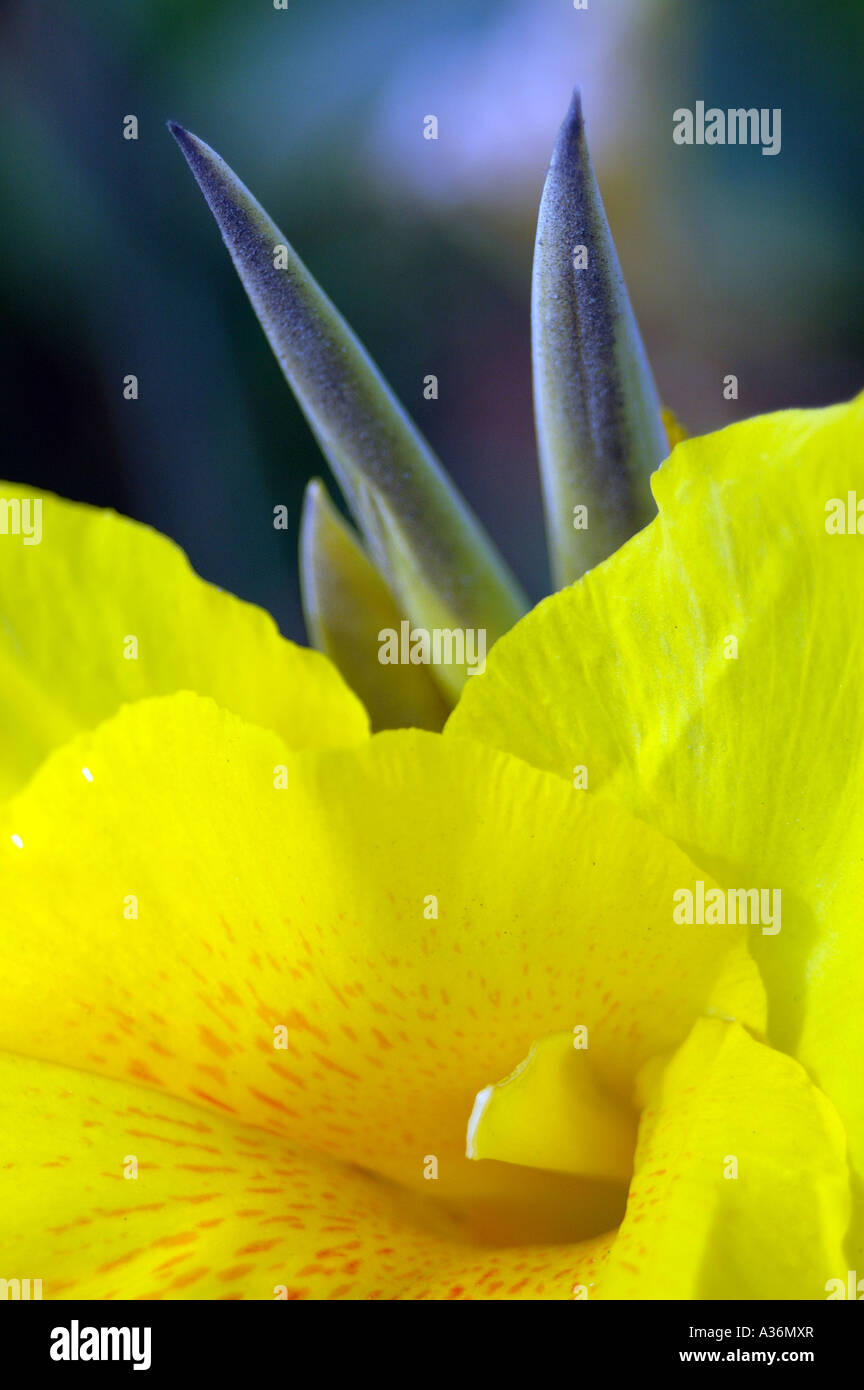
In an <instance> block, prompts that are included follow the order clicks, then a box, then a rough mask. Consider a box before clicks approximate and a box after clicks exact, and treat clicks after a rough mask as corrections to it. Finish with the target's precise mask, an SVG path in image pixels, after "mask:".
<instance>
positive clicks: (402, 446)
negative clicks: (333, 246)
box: [170, 123, 528, 697]
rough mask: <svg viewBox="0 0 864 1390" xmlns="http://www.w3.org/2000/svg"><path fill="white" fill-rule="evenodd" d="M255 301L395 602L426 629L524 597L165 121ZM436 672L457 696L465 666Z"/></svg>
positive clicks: (303, 275) (242, 194) (407, 431)
mask: <svg viewBox="0 0 864 1390" xmlns="http://www.w3.org/2000/svg"><path fill="white" fill-rule="evenodd" d="M170 129H171V132H172V134H173V135H174V137H175V138H176V140H177V143H178V144H179V145H180V148H181V149H182V151H183V153H184V155H185V156H186V159H187V161H188V163H189V166H190V168H191V170H192V172H193V174H194V175H195V178H196V179H197V181H198V184H199V187H200V188H201V191H202V193H203V194H204V197H205V198H206V200H207V202H208V203H209V205H210V209H211V211H212V213H213V215H214V217H215V218H216V221H217V223H218V225H219V229H220V231H221V233H222V238H223V240H224V242H225V244H226V246H227V247H228V250H229V251H230V253H231V257H232V259H233V261H234V265H235V267H236V269H237V272H238V274H239V276H240V279H241V280H242V282H243V285H244V287H245V289H246V292H247V294H248V295H249V298H250V300H251V301H252V305H253V308H254V309H255V312H256V313H257V315H258V318H259V320H260V321H261V326H262V327H263V329H264V332H265V333H266V335H267V337H268V339H269V341H270V345H271V347H272V348H273V351H274V352H275V354H276V357H277V358H278V360H279V364H280V366H281V368H282V371H283V373H284V374H285V377H286V378H287V380H288V382H289V384H290V385H291V387H292V389H293V391H294V393H295V395H296V397H297V400H298V401H299V403H300V405H301V407H302V409H303V412H304V414H305V415H306V418H307V420H308V421H309V424H310V426H311V428H312V430H313V432H314V434H315V436H316V438H317V440H318V442H319V444H320V445H321V448H322V450H323V451H324V453H325V455H326V457H327V459H328V461H329V463H330V466H331V468H332V469H333V472H334V473H335V475H336V477H337V479H338V481H339V483H340V485H341V487H342V489H343V491H344V493H345V496H346V499H347V501H348V503H349V505H350V507H351V510H352V512H353V513H354V516H355V518H356V520H357V523H358V525H359V526H360V529H361V531H362V532H363V536H364V538H365V540H366V543H367V545H368V547H369V550H370V552H371V556H372V559H373V561H374V563H375V564H376V565H377V567H378V568H379V569H380V571H381V573H382V575H383V576H384V578H385V579H386V580H387V583H388V585H389V587H390V588H391V590H392V592H393V594H394V596H395V597H396V599H397V601H398V604H399V607H400V608H401V609H403V610H404V612H405V613H406V615H407V616H408V617H409V618H410V619H411V620H412V621H413V622H414V623H416V624H420V625H422V626H424V627H425V628H426V629H444V628H446V629H450V628H468V629H484V630H485V632H486V640H487V641H488V642H489V643H491V642H493V641H494V640H495V639H496V638H497V637H499V636H500V635H501V633H503V632H505V631H506V630H507V629H508V628H509V627H511V626H512V625H513V623H515V622H516V620H517V619H518V618H519V617H520V616H521V615H522V613H523V612H525V610H526V608H527V606H528V604H527V600H526V599H525V598H524V596H523V595H522V593H521V592H520V590H519V587H518V585H517V584H516V582H515V580H514V579H513V577H512V575H511V574H510V572H509V570H508V569H507V567H506V565H505V564H504V562H503V560H502V559H501V558H500V556H499V555H498V553H497V551H496V550H495V548H494V547H493V545H492V543H491V541H490V540H489V539H488V537H487V536H486V533H485V532H484V530H483V528H482V527H481V526H480V524H479V522H478V521H477V520H476V518H475V517H474V516H473V514H472V513H471V512H470V511H469V509H468V507H467V505H466V504H465V503H464V502H463V501H462V499H461V498H460V497H459V495H458V493H457V492H456V489H455V488H454V487H453V485H452V483H451V482H450V481H449V479H448V478H447V477H446V475H445V474H444V472H443V471H442V469H441V466H440V464H439V463H438V461H437V459H436V458H435V456H434V454H433V453H432V451H431V449H430V448H429V446H428V445H427V444H426V442H425V441H424V439H423V438H422V436H421V435H420V433H419V431H418V430H417V429H416V428H415V426H414V425H413V424H412V422H411V421H410V420H409V418H408V416H407V415H406V413H405V411H404V410H403V409H402V407H401V405H400V404H399V402H398V401H397V400H396V398H395V396H394V395H393V393H392V392H391V391H390V389H389V387H388V386H387V385H386V383H385V382H384V380H383V379H382V377H381V375H380V373H379V372H378V369H377V368H376V367H375V365H374V363H373V362H372V361H371V360H370V358H369V357H368V355H367V354H366V352H365V351H364V349H363V347H362V346H361V345H360V343H359V342H358V340H357V338H356V337H355V336H354V334H353V333H352V331H351V329H350V328H349V327H348V325H347V324H346V323H345V321H344V319H343V318H342V317H341V315H340V314H339V313H338V312H337V310H336V309H335V307H334V306H333V304H332V303H331V302H330V300H329V299H328V298H327V296H326V295H325V294H324V292H323V291H322V290H321V288H320V287H319V286H318V284H317V283H316V282H315V280H314V279H313V278H312V276H311V275H310V274H309V271H308V270H307V269H306V267H305V266H304V265H303V263H302V261H301V260H300V259H299V257H298V256H297V255H296V254H295V252H294V251H293V250H292V248H291V247H290V246H289V245H288V243H287V242H286V240H285V238H284V237H283V236H282V234H281V232H280V231H279V230H278V229H277V228H276V226H274V224H273V222H271V220H270V218H269V217H268V216H267V214H266V213H265V212H264V210H263V208H261V206H260V205H259V204H258V203H257V202H256V201H255V199H254V198H253V197H252V195H251V194H250V193H249V191H248V189H246V188H245V187H244V185H243V184H242V183H241V182H240V181H239V179H238V178H237V177H236V176H235V175H234V174H233V173H232V171H231V170H230V169H229V168H228V166H227V165H226V164H225V163H224V162H223V160H221V159H220V158H219V156H218V155H217V154H216V153H215V152H214V151H213V150H211V149H210V148H209V146H208V145H205V144H204V142H203V141H202V140H199V139H198V138H197V137H196V136H194V135H191V134H190V133H189V132H188V131H186V130H184V129H183V128H182V127H181V126H178V125H176V124H174V123H171V124H170ZM435 674H436V677H437V678H438V679H439V680H440V681H441V683H442V685H443V686H444V687H445V688H446V689H447V690H448V691H449V692H450V694H451V695H453V696H454V697H455V696H456V695H457V694H458V692H459V690H460V688H461V686H462V683H463V681H464V678H465V670H464V668H461V667H457V666H440V667H437V668H436V671H435Z"/></svg>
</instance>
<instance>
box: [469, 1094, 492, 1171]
mask: <svg viewBox="0 0 864 1390" xmlns="http://www.w3.org/2000/svg"><path fill="white" fill-rule="evenodd" d="M494 1090H495V1087H494V1086H485V1087H484V1088H483V1090H482V1091H478V1092H477V1096H476V1098H475V1100H474V1109H473V1110H472V1111H471V1118H470V1119H469V1121H468V1133H467V1135H466V1137H465V1157H466V1158H476V1156H477V1155H476V1154H475V1152H474V1137H475V1135H476V1133H477V1126H478V1125H479V1123H480V1121H481V1119H482V1118H483V1111H484V1110H485V1109H486V1106H487V1105H488V1104H489V1101H490V1099H491V1096H492V1092H493V1091H494Z"/></svg>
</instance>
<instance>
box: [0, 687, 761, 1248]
mask: <svg viewBox="0 0 864 1390" xmlns="http://www.w3.org/2000/svg"><path fill="white" fill-rule="evenodd" d="M85 769H86V775H85V771H84V770H85ZM694 873H695V871H694V869H693V866H692V865H691V864H689V863H688V861H687V860H686V858H685V857H684V856H683V855H682V854H681V853H680V851H678V850H677V849H676V848H675V847H674V846H672V845H671V844H669V843H668V842H665V841H664V840H663V839H662V838H661V837H660V836H659V835H657V833H656V832H655V831H653V830H651V829H650V828H649V827H647V826H644V825H642V824H640V823H639V822H638V821H635V820H634V819H633V818H631V817H630V816H629V815H628V814H627V813H626V812H624V811H621V810H620V809H619V808H617V807H615V806H613V805H610V804H607V803H604V802H601V801H599V800H597V799H595V798H590V797H585V796H583V795H581V794H578V793H576V792H574V791H572V790H571V789H569V788H567V787H565V786H562V784H561V783H560V782H559V781H558V780H557V779H556V778H553V777H548V776H546V775H544V774H541V773H538V772H536V771H534V770H533V769H531V768H528V767H527V766H525V765H524V764H522V763H520V762H519V761H518V760H516V759H511V758H508V757H506V756H503V755H501V754H497V753H494V752H492V751H491V750H489V749H487V748H484V747H482V746H481V745H479V744H476V743H473V742H465V743H461V742H459V741H458V740H455V739H452V740H451V739H442V738H441V737H440V736H436V735H433V734H424V733H421V732H419V731H399V732H395V733H389V734H382V735H379V736H376V737H375V738H373V739H372V740H370V741H368V742H367V743H365V744H363V745H360V746H358V747H357V748H354V749H350V750H342V751H338V752H336V751H324V752H312V751H306V752H301V753H295V754H293V755H292V754H290V753H289V752H288V750H287V749H285V747H284V745H283V744H282V743H281V742H280V740H279V739H278V738H277V736H276V735H275V734H273V733H270V732H266V731H263V730H260V729H257V728H254V727H252V726H250V725H247V724H245V723H243V722H242V721H241V720H239V719H237V718H236V717H235V716H233V715H231V714H229V713H227V712H225V711H223V710H219V709H218V708H217V707H216V706H215V705H213V704H212V702H210V701H206V700H202V699H201V698H199V697H195V696H192V695H178V696H173V697H168V698H164V699H160V700H152V701H142V702H139V703H138V704H136V705H134V706H131V707H128V708H126V709H125V710H123V711H122V712H121V713H120V714H119V715H118V716H116V717H115V718H114V719H113V720H111V721H109V722H107V723H106V724H104V725H102V726H101V727H100V728H99V729H98V730H96V731H95V732H94V733H93V734H90V735H86V736H82V737H81V738H79V739H78V740H77V741H76V742H74V743H73V744H71V745H69V746H67V747H66V748H64V749H62V750H60V751H59V752H58V753H56V754H55V755H54V756H53V757H52V758H51V759H50V760H49V761H48V762H47V763H46V764H45V765H44V766H43V768H42V769H41V770H40V772H39V773H38V774H37V776H36V778H35V779H34V780H33V782H32V783H31V784H30V786H29V787H28V788H27V789H26V790H25V791H24V793H22V795H21V796H20V797H19V798H18V799H17V800H16V801H14V802H12V803H11V804H10V805H9V806H7V807H6V808H4V809H3V811H2V813H0V901H2V905H3V906H2V912H3V919H4V922H5V926H4V929H3V933H2V942H0V1046H5V1047H8V1048H12V1049H15V1050H17V1051H21V1052H25V1053H27V1054H29V1055H33V1056H39V1057H43V1058H46V1059H50V1060H54V1061H58V1060H63V1061H65V1062H67V1063H68V1064H72V1065H76V1066H81V1067H84V1068H88V1069H93V1070H96V1071H99V1072H102V1073H104V1074H107V1075H113V1076H120V1077H127V1078H132V1079H134V1080H138V1081H140V1082H142V1083H143V1084H145V1085H149V1086H151V1087H153V1088H155V1089H159V1090H161V1091H165V1092H169V1093H172V1094H174V1095H177V1096H180V1097H184V1098H187V1099H189V1100H191V1101H194V1102H197V1103H200V1104H202V1105H205V1106H207V1107H209V1108H210V1109H211V1110H212V1111H214V1112H218V1113H221V1114H227V1115H231V1116H235V1117H237V1118H242V1119H244V1120H246V1121H248V1122H251V1123H255V1124H257V1125H259V1126H260V1127H262V1128H264V1129H267V1130H268V1131H270V1132H272V1133H275V1134H280V1135H284V1136H287V1137H290V1138H292V1139H295V1140H302V1141H303V1142H306V1143H309V1144H310V1145H312V1146H314V1147H318V1148H321V1149H323V1150H326V1151H327V1152H329V1153H331V1154H334V1155H336V1156H338V1157H342V1158H344V1159H346V1160H347V1161H350V1162H353V1163H356V1164H359V1165H361V1166H364V1167H368V1168H371V1169H374V1170H376V1171H378V1172H381V1173H383V1174H386V1175H387V1176H388V1177H390V1178H393V1179H395V1180H397V1181H398V1182H400V1183H401V1184H403V1185H404V1186H405V1187H409V1188H412V1187H413V1188H415V1189H419V1190H423V1191H428V1190H429V1189H430V1180H429V1178H428V1176H427V1174H426V1172H425V1171H424V1170H425V1169H426V1166H427V1159H428V1158H429V1156H432V1157H434V1158H435V1160H436V1163H437V1165H438V1176H437V1178H436V1179H435V1182H434V1189H435V1192H436V1195H437V1196H438V1197H439V1198H440V1200H442V1201H453V1202H464V1203H466V1204H468V1205H469V1206H471V1208H472V1210H474V1208H475V1207H477V1206H478V1204H479V1205H480V1206H482V1204H483V1203H484V1202H485V1203H487V1204H489V1203H490V1202H492V1204H493V1205H494V1201H498V1200H499V1199H500V1202H501V1203H502V1204H503V1205H504V1206H505V1207H506V1206H508V1204H510V1203H511V1199H513V1200H515V1198H516V1197H518V1196H519V1192H522V1188H523V1186H524V1184H525V1183H526V1182H527V1181H528V1179H525V1178H519V1179H518V1182H517V1187H518V1188H519V1192H517V1193H515V1194H514V1193H513V1191H512V1188H513V1184H514V1181H515V1180H514V1178H513V1172H512V1171H511V1170H508V1165H505V1164H502V1165H496V1172H495V1173H494V1174H492V1175H491V1177H490V1176H484V1177H483V1179H482V1182H481V1181H480V1180H479V1179H478V1174H477V1170H478V1167H479V1166H480V1165H477V1164H472V1163H470V1162H469V1161H468V1160H467V1159H466V1158H465V1154H464V1135H465V1117H466V1115H467V1114H468V1113H469V1112H470V1108H471V1104H472V1101H473V1098H474V1095H475V1093H476V1092H477V1090H478V1089H480V1087H481V1086H482V1085H483V1084H484V1083H486V1082H488V1080H489V1079H490V1078H494V1077H496V1076H499V1077H500V1076H502V1075H505V1074H506V1073H507V1072H508V1071H509V1070H510V1069H511V1068H512V1066H513V1065H514V1063H515V1062H518V1060H519V1059H520V1057H523V1056H524V1055H525V1053H526V1051H527V1050H528V1047H529V1046H530V1044H531V1042H532V1040H533V1039H534V1038H535V1037H537V1036H542V1035H543V1034H544V1033H546V1032H551V1031H556V1030H561V1029H565V1030H569V1029H572V1028H573V1027H574V1026H576V1025H579V1026H580V1027H584V1028H585V1029H586V1030H587V1034H588V1037H589V1046H590V1048H591V1056H592V1061H593V1062H594V1064H595V1065H596V1067H597V1069H598V1075H602V1077H603V1079H604V1081H605V1083H606V1084H608V1085H610V1086H612V1087H614V1088H616V1089H617V1090H618V1091H619V1093H621V1094H623V1095H629V1093H630V1092H631V1090H632V1085H633V1080H634V1077H635V1075H636V1073H637V1071H638V1069H639V1068H640V1067H641V1065H642V1064H643V1063H644V1062H645V1060H646V1059H647V1058H648V1057H650V1056H652V1055H653V1054H654V1053H656V1052H658V1051H666V1050H668V1049H670V1048H672V1047H674V1046H675V1045H676V1044H677V1043H678V1042H679V1041H680V1040H681V1038H683V1037H684V1036H685V1034H686V1032H687V1030H688V1029H689V1027H690V1025H691V1023H692V1020H693V1018H694V1017H696V1016H697V1015H698V1014H700V1013H701V1012H703V1011H704V1010H705V1009H707V1008H711V1007H714V1008H716V1009H718V1010H721V1011H722V1012H724V1013H730V1012H734V1013H736V1015H737V1016H739V1017H743V1018H747V1019H749V1020H750V1021H751V1022H754V1023H755V1024H757V1025H758V1024H759V1022H760V1017H759V1016H760V1012H761V999H760V995H759V990H758V985H757V982H756V980H755V974H754V970H753V967H752V966H751V965H749V964H748V959H747V957H746V955H745V954H744V952H743V948H742V946H741V940H742V935H743V933H742V931H741V929H739V928H735V927H728V928H723V929H717V928H692V927H682V926H680V925H678V924H676V923H675V922H674V921H673V917H672V902H673V896H674V893H675V892H676V891H677V890H678V889H679V888H680V886H681V885H686V884H687V883H690V882H692V881H693V878H694ZM546 1176H547V1178H548V1177H549V1176H550V1175H546ZM563 1181H564V1180H563V1179H562V1182H563ZM568 1181H569V1180H568ZM531 1182H532V1183H533V1182H534V1180H533V1179H531ZM565 1185H566V1184H565ZM535 1186H536V1184H535ZM552 1186H554V1184H553V1185H552ZM571 1187H572V1184H571ZM550 1190H551V1188H550V1184H549V1182H547V1181H544V1183H543V1184H541V1185H540V1187H539V1190H538V1202H539V1203H540V1205H542V1204H543V1201H545V1197H546V1195H547V1194H548V1193H549V1191H550ZM567 1190H568V1191H569V1188H568V1189H567ZM532 1191H533V1189H532ZM523 1195H524V1193H523ZM528 1195H529V1196H530V1197H531V1202H532V1203H533V1201H534V1198H533V1196H531V1194H530V1193H529V1194H528ZM578 1196H579V1194H578V1193H576V1194H575V1195H574V1200H575V1199H576V1197H578ZM580 1200H581V1198H580ZM558 1207H559V1210H558V1216H557V1219H558V1226H559V1228H562V1229H565V1230H566V1229H567V1227H566V1221H565V1220H564V1217H563V1216H562V1213H561V1210H560V1208H561V1201H560V1200H559V1201H558ZM490 1211H491V1207H490V1208H489V1210H487V1211H486V1213H485V1215H482V1214H481V1215H482V1222H484V1223H486V1224H488V1220H491V1216H490ZM487 1218H488V1220H487ZM478 1219H480V1218H478ZM508 1220H509V1218H508ZM579 1229H580V1233H584V1234H589V1233H590V1234H597V1233H598V1230H597V1228H596V1227H595V1229H594V1230H593V1231H591V1232H582V1231H581V1227H580V1228H579ZM600 1229H603V1227H602V1226H601V1227H600ZM545 1238H546V1237H544V1239H545Z"/></svg>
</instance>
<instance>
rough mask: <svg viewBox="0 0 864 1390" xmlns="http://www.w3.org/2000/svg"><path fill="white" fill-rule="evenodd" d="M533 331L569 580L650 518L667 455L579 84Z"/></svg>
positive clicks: (542, 429) (554, 543) (543, 452)
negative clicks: (656, 479) (652, 479)
mask: <svg viewBox="0 0 864 1390" xmlns="http://www.w3.org/2000/svg"><path fill="white" fill-rule="evenodd" d="M531 328H532V355H533V364H534V405H535V414H536V420H537V436H538V446H539V451H540V471H541V476H542V480H543V491H544V505H545V511H546V528H547V534H548V538H549V551H550V562H551V566H552V573H553V578H554V580H555V582H556V585H557V586H558V587H562V586H563V585H565V584H569V583H571V582H572V581H573V580H574V579H577V578H578V577H579V575H580V574H582V573H584V571H585V570H587V569H590V568H591V566H592V565H596V564H598V563H599V562H600V561H601V560H604V559H605V558H606V556H607V555H611V554H612V552H613V551H614V550H617V548H618V547H619V546H620V545H622V544H623V543H624V541H626V540H627V539H628V537H629V536H631V535H632V534H633V533H634V532H635V531H637V530H639V529H640V527H642V526H644V525H646V524H647V522H648V521H650V520H651V517H652V516H653V514H654V510H655V508H654V504H653V500H652V498H651V492H650V487H649V483H648V479H649V476H650V474H651V473H652V472H653V471H654V469H655V468H657V466H658V465H659V464H660V463H661V462H662V460H663V459H664V458H665V457H666V455H667V453H668V452H669V450H668V447H667V443H666V436H665V431H664V428H663V422H662V418H661V413H660V403H659V401H658V398H657V391H656V388H655V386H654V381H653V378H652V375H651V369H650V367H649V366H648V362H647V359H646V356H645V351H644V348H643V346H642V340H641V338H640V336H639V329H638V328H637V326H636V320H635V318H634V316H633V311H632V309H631V307H630V301H629V299H628V296H627V289H626V287H625V284H624V280H623V277H622V274H621V267H620V265H619V264H618V257H617V255H616V253H615V247H614V244H613V242H612V236H611V233H610V231H609V225H608V223H607V221H606V214H605V212H604V210H603V203H602V200H601V198H600V191H599V189H598V187H597V181H596V179H595V177H594V171H593V169H592V167H591V160H590V158H589V155H588V148H587V145H586V143H585V130H584V125H583V121H582V108H581V103H580V100H579V94H578V92H577V93H576V94H575V95H574V97H573V101H572V104H571V107H570V110H569V112H568V114H567V118H566V120H565V121H564V124H563V126H562V127H561V131H560V133H559V135H558V140H557V142H556V145H555V149H554V152H553V155H552V162H551V164H550V166H549V172H548V175H547V177H546V185H545V188H544V190H543V198H542V201H541V204H540V213H539V218H538V223H537V241H536V246H535V251H534V282H533V289H532V309H531Z"/></svg>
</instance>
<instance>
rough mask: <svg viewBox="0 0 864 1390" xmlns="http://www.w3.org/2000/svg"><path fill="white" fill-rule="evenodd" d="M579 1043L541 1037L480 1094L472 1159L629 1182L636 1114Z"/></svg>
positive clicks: (472, 1127)
mask: <svg viewBox="0 0 864 1390" xmlns="http://www.w3.org/2000/svg"><path fill="white" fill-rule="evenodd" d="M577 1041H578V1039H576V1038H574V1037H573V1035H572V1034H570V1033H554V1034H552V1036H551V1037H548V1038H543V1039H542V1040H541V1041H540V1042H539V1043H535V1044H534V1046H533V1047H532V1049H531V1051H530V1052H529V1054H528V1056H527V1057H526V1059H525V1061H524V1062H522V1063H520V1065H519V1066H518V1067H517V1068H516V1070H515V1071H514V1072H513V1073H512V1074H511V1075H510V1076H508V1077H506V1078H505V1080H504V1081H499V1082H497V1083H496V1084H495V1085H493V1086H487V1087H486V1088H485V1089H484V1090H483V1091H481V1092H480V1093H479V1094H478V1096H477V1099H476V1101H475V1102H474V1109H473V1111H472V1113H471V1119H470V1120H469V1123H468V1141H467V1152H468V1157H469V1158H475V1159H484V1158H487V1159H488V1158H494V1159H497V1160H499V1161H502V1162H504V1163H519V1164H523V1165H527V1166H529V1167H532V1168H549V1169H551V1170H553V1171H555V1172H559V1173H578V1174H581V1175H584V1176H586V1177H595V1178H607V1179H616V1178H617V1179H619V1180H623V1181H625V1182H627V1181H629V1178H630V1174H631V1172H632V1171H633V1151H634V1149H635V1147H636V1119H635V1115H634V1114H633V1113H632V1111H631V1110H630V1109H629V1108H628V1107H626V1106H625V1105H624V1104H623V1103H622V1102H621V1101H620V1100H619V1099H618V1098H617V1097H616V1096H615V1095H614V1094H613V1093H612V1092H610V1091H609V1089H608V1088H607V1087H605V1086H604V1085H603V1084H602V1082H601V1081H600V1080H599V1079H598V1078H597V1076H595V1074H594V1070H593V1067H592V1063H591V1057H590V1053H589V1051H588V1049H587V1048H581V1049H577V1046H576V1043H577Z"/></svg>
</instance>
